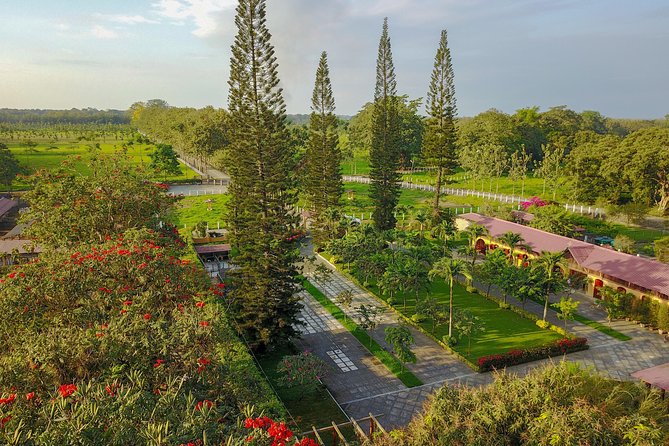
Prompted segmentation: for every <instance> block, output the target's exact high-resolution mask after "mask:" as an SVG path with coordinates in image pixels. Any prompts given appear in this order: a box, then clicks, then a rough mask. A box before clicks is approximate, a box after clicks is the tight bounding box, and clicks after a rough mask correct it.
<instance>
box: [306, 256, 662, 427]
mask: <svg viewBox="0 0 669 446" xmlns="http://www.w3.org/2000/svg"><path fill="white" fill-rule="evenodd" d="M318 262H320V263H325V264H327V265H328V266H330V267H331V265H329V264H328V263H327V262H325V261H324V260H322V259H319V260H318ZM312 272H313V271H309V269H308V268H307V271H306V275H307V277H309V279H310V280H311V282H312V283H313V284H314V285H315V286H316V287H317V288H318V289H319V290H321V292H323V293H324V294H325V295H326V296H327V297H328V298H330V299H331V300H334V298H335V297H336V296H337V295H338V294H339V293H340V292H342V291H344V290H351V291H352V292H353V295H354V302H353V304H352V305H351V309H347V310H346V312H347V314H349V315H350V316H351V317H353V318H356V315H355V310H354V308H355V307H356V306H359V305H361V304H364V305H374V306H381V304H380V302H378V301H377V300H376V298H375V297H374V296H371V295H370V294H369V293H367V292H366V291H364V290H362V289H360V288H359V287H358V286H356V285H355V284H354V283H352V282H351V281H350V280H349V279H348V278H346V277H345V276H343V275H342V274H341V273H339V272H337V271H333V272H332V275H331V276H330V277H329V278H327V279H326V280H317V279H316V278H314V277H313V274H312ZM302 295H303V297H304V299H303V302H304V303H305V310H304V312H303V316H302V317H303V319H304V320H305V321H306V322H307V323H308V325H307V327H306V328H305V330H306V332H305V334H304V335H303V339H302V340H301V341H299V344H300V346H302V347H303V348H311V349H312V350H314V352H315V353H316V354H318V355H319V356H321V357H322V358H324V359H325V360H326V361H329V363H330V364H332V365H333V368H335V367H336V368H335V372H333V373H332V374H331V376H330V377H328V378H327V379H326V380H325V383H326V385H327V386H328V388H329V389H330V390H331V391H332V393H333V395H334V397H335V399H336V400H337V402H338V403H339V404H340V405H341V406H342V408H343V409H344V410H345V412H346V413H347V414H348V415H349V416H350V417H353V418H362V417H365V416H367V415H368V414H369V413H370V412H372V413H374V414H375V415H376V414H383V415H382V416H381V417H380V418H379V421H380V422H381V423H382V424H383V425H384V426H385V427H386V428H393V427H398V426H403V425H405V424H406V423H407V422H408V421H409V420H410V419H411V417H413V416H414V415H415V414H417V413H418V412H420V410H421V408H422V406H423V404H424V403H425V401H426V400H427V399H428V398H429V395H430V394H431V393H433V392H434V391H435V390H437V389H438V388H440V387H441V386H443V385H444V384H466V385H470V386H480V385H485V384H488V383H490V382H491V381H492V379H493V376H492V374H491V373H476V372H474V371H472V370H471V369H470V368H468V367H467V366H465V365H464V364H463V363H461V362H460V361H458V360H457V359H456V358H455V357H454V356H453V355H452V354H451V353H449V352H448V351H446V350H444V349H443V348H442V347H441V346H439V345H438V344H437V343H435V342H434V341H433V340H432V339H430V338H429V337H427V336H425V335H424V334H423V333H422V332H420V331H418V330H417V329H414V328H413V327H410V329H411V330H412V333H413V335H414V338H415V340H416V346H415V348H414V349H413V350H414V352H415V353H416V356H417V358H418V361H417V363H416V364H410V365H409V369H410V370H411V372H412V373H414V374H415V375H416V376H418V377H419V378H420V379H421V380H422V381H423V382H424V383H425V384H424V385H423V386H419V387H414V388H411V389H408V388H406V387H405V386H404V385H402V383H401V382H400V381H399V380H398V379H397V378H395V377H394V376H393V375H391V374H390V372H389V371H388V370H387V369H386V368H385V367H384V366H383V365H382V364H380V363H379V362H378V361H377V360H376V359H375V358H374V357H373V356H371V354H369V352H367V351H366V349H365V348H364V347H363V346H362V345H360V343H359V342H358V341H357V339H355V338H354V337H353V336H352V335H350V334H349V333H348V332H347V331H346V330H345V329H344V328H343V327H342V326H341V325H340V324H339V323H338V322H337V321H336V320H335V319H334V318H333V317H332V316H330V315H329V313H327V312H326V311H325V309H323V308H322V307H321V306H320V305H319V304H318V302H316V301H315V300H314V299H313V298H311V296H309V295H308V294H307V293H302ZM573 297H574V298H575V299H577V300H579V301H581V302H582V304H581V307H580V308H579V313H581V314H583V315H584V316H586V317H588V318H590V319H593V320H596V321H598V322H601V323H607V322H606V314H605V313H604V312H603V311H602V310H601V309H598V308H595V307H594V306H593V303H594V301H593V300H592V298H590V297H588V296H585V295H582V294H578V293H577V294H575V295H574V296H573ZM509 303H511V304H516V305H518V306H520V303H519V302H514V301H513V300H511V299H509ZM525 309H526V310H528V311H531V312H533V313H535V314H538V315H542V314H543V306H542V305H540V304H537V303H535V302H527V303H526V307H525ZM548 320H549V321H550V322H551V323H554V324H559V325H562V324H563V322H562V321H560V320H558V319H557V316H556V313H555V312H554V311H553V310H550V309H549V313H548ZM380 321H381V322H380V324H379V326H378V327H377V328H376V329H375V330H373V331H372V337H373V338H374V339H375V340H376V341H377V342H378V343H379V344H380V345H382V346H383V347H384V348H386V349H388V350H390V348H389V346H388V345H387V344H386V343H385V340H384V333H383V330H384V329H385V327H387V326H390V325H397V324H398V320H397V316H396V315H395V314H394V313H392V312H391V311H390V310H388V309H385V311H384V313H383V314H382V316H381V318H380ZM611 326H612V327H613V328H615V329H616V330H618V331H620V332H622V333H625V334H626V335H628V336H630V337H632V340H629V341H624V342H623V341H619V340H617V339H614V338H612V337H610V336H607V335H605V334H603V333H601V332H599V331H597V330H595V329H593V328H591V327H589V326H587V325H583V324H580V323H577V322H571V323H570V324H569V328H568V330H569V331H570V332H572V333H574V334H575V335H577V336H584V337H587V338H588V342H589V344H590V349H589V350H586V351H582V352H577V353H572V354H570V355H568V356H567V357H566V358H567V359H568V360H569V361H574V362H578V363H581V364H583V365H584V366H588V367H593V368H594V369H596V370H597V371H599V372H601V373H604V374H608V375H609V376H611V377H613V378H617V379H623V380H630V379H632V378H631V377H630V373H632V372H635V371H637V370H641V369H643V368H647V367H652V366H655V365H659V364H662V363H665V362H668V361H669V344H668V343H666V342H665V341H664V339H663V338H662V337H661V336H659V335H657V334H655V333H652V332H649V331H648V330H646V329H642V328H640V327H639V326H637V325H635V324H632V323H630V322H625V321H617V322H614V323H612V324H611ZM309 330H311V331H313V333H309ZM319 330H322V331H319ZM336 350H341V351H342V352H343V353H345V354H346V356H347V357H348V358H349V359H350V360H351V362H352V363H353V364H354V366H355V367H357V368H358V370H354V371H350V367H348V368H349V371H345V370H344V368H346V366H344V367H341V365H338V364H337V363H335V362H334V359H333V358H332V355H329V354H328V352H335V351H336ZM559 360H560V359H559V358H553V359H549V360H544V361H535V362H531V363H528V364H521V365H519V366H515V367H510V368H508V370H509V371H510V372H512V373H515V374H517V375H519V376H524V375H525V374H526V373H528V372H529V371H531V370H532V369H534V368H536V367H539V366H542V365H543V364H546V363H549V362H556V361H559Z"/></svg>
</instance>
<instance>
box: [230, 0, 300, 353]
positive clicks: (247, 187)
mask: <svg viewBox="0 0 669 446" xmlns="http://www.w3.org/2000/svg"><path fill="white" fill-rule="evenodd" d="M265 7H266V5H265V1H264V0H240V1H239V4H238V6H237V15H236V18H235V24H236V25H237V28H238V32H237V36H236V37H235V41H234V43H233V45H232V58H231V61H230V81H229V85H230V96H229V99H228V107H229V113H230V117H229V126H230V128H229V137H230V147H229V149H230V156H229V162H230V165H229V166H228V171H229V173H230V178H231V182H230V195H231V198H230V209H229V214H228V216H227V218H228V223H229V226H230V228H231V231H230V232H231V234H232V242H233V243H234V245H235V246H236V247H237V249H238V254H237V255H236V256H235V257H234V264H235V265H236V268H235V269H234V270H233V273H232V274H233V276H234V285H235V286H234V287H233V288H234V289H233V291H232V293H231V297H232V299H233V314H234V318H235V322H236V326H237V328H238V330H239V331H240V333H241V334H242V335H243V337H244V338H245V339H246V340H247V341H248V342H250V343H251V344H252V345H254V346H256V347H258V346H260V345H266V344H268V343H271V342H276V341H280V340H281V339H285V338H287V337H289V336H293V335H295V334H296V332H295V329H294V328H293V326H294V324H295V322H296V317H297V314H298V312H299V309H300V304H299V301H298V299H297V298H296V297H295V296H294V294H295V290H296V283H297V282H296V276H297V269H296V266H295V262H296V260H297V256H298V255H299V251H298V250H297V249H296V246H295V241H294V240H295V238H294V237H292V236H291V234H292V233H293V231H294V230H295V228H296V225H297V223H298V218H297V216H296V215H295V214H294V213H293V212H292V206H293V205H294V203H295V202H296V192H295V187H294V179H293V176H292V172H293V158H294V156H293V155H294V154H293V151H292V149H291V148H290V145H289V136H288V132H287V130H286V125H285V103H284V100H283V93H282V90H281V88H279V86H278V85H279V78H278V75H277V62H276V57H275V56H274V48H273V47H272V45H271V43H270V37H271V36H270V33H269V31H268V30H267V26H266V18H265Z"/></svg>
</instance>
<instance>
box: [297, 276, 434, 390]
mask: <svg viewBox="0 0 669 446" xmlns="http://www.w3.org/2000/svg"><path fill="white" fill-rule="evenodd" d="M303 284H304V288H305V289H306V290H307V291H308V292H309V294H311V295H312V296H313V298H314V299H316V300H317V301H318V303H320V304H321V305H322V306H323V308H325V309H326V310H327V311H328V312H329V313H330V314H331V315H332V316H333V317H334V318H335V319H337V320H338V321H339V322H340V323H341V324H342V325H343V326H344V327H345V328H346V329H347V330H348V331H349V332H350V333H351V334H352V335H353V336H355V338H356V339H357V340H358V341H360V343H361V344H362V345H363V346H364V347H365V348H366V349H367V350H369V352H370V353H371V354H372V355H374V356H375V357H376V358H377V359H378V360H379V361H381V362H382V363H383V365H385V366H386V367H388V370H390V371H391V372H392V373H393V374H394V375H395V376H397V377H398V378H399V379H400V381H402V383H403V384H404V385H405V386H407V387H416V386H420V385H422V384H423V382H422V381H421V380H420V379H418V377H416V376H415V375H414V374H413V373H411V372H410V371H408V370H407V369H406V368H404V367H403V366H402V364H401V363H400V362H399V361H398V360H397V359H396V358H395V357H394V356H392V355H391V354H390V353H388V352H387V351H385V350H384V349H383V348H382V347H381V346H380V345H379V344H378V343H377V342H376V341H375V340H374V339H373V338H372V337H371V336H369V335H368V334H367V332H366V331H365V330H363V329H362V328H360V327H359V326H358V325H357V324H356V323H355V322H354V321H353V320H352V319H351V318H349V317H346V316H345V315H344V312H343V311H342V310H341V309H340V308H339V307H338V306H337V305H335V304H334V303H333V302H332V301H331V300H330V299H328V298H327V297H326V296H325V294H323V293H321V292H320V291H319V290H318V289H317V288H316V287H315V286H314V285H312V284H311V283H310V282H309V281H308V280H305V281H304V283H303Z"/></svg>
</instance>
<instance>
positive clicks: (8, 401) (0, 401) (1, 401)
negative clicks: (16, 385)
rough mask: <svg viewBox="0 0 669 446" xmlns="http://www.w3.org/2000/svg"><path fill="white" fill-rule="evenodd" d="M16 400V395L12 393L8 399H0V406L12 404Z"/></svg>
mask: <svg viewBox="0 0 669 446" xmlns="http://www.w3.org/2000/svg"><path fill="white" fill-rule="evenodd" d="M15 399H16V394H15V393H12V394H11V395H9V396H8V397H7V398H0V406H4V405H6V404H12V403H13V402H14V400H15Z"/></svg>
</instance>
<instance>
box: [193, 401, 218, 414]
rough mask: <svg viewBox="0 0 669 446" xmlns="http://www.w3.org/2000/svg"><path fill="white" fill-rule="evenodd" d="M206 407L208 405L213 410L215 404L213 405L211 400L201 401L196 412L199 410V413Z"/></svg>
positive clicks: (196, 407)
mask: <svg viewBox="0 0 669 446" xmlns="http://www.w3.org/2000/svg"><path fill="white" fill-rule="evenodd" d="M205 405H206V406H207V407H208V408H209V409H211V408H212V407H213V406H214V403H212V402H211V401H209V400H204V401H200V402H199V403H197V405H196V406H195V410H197V411H201V410H202V408H203V407H204V406H205Z"/></svg>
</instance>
